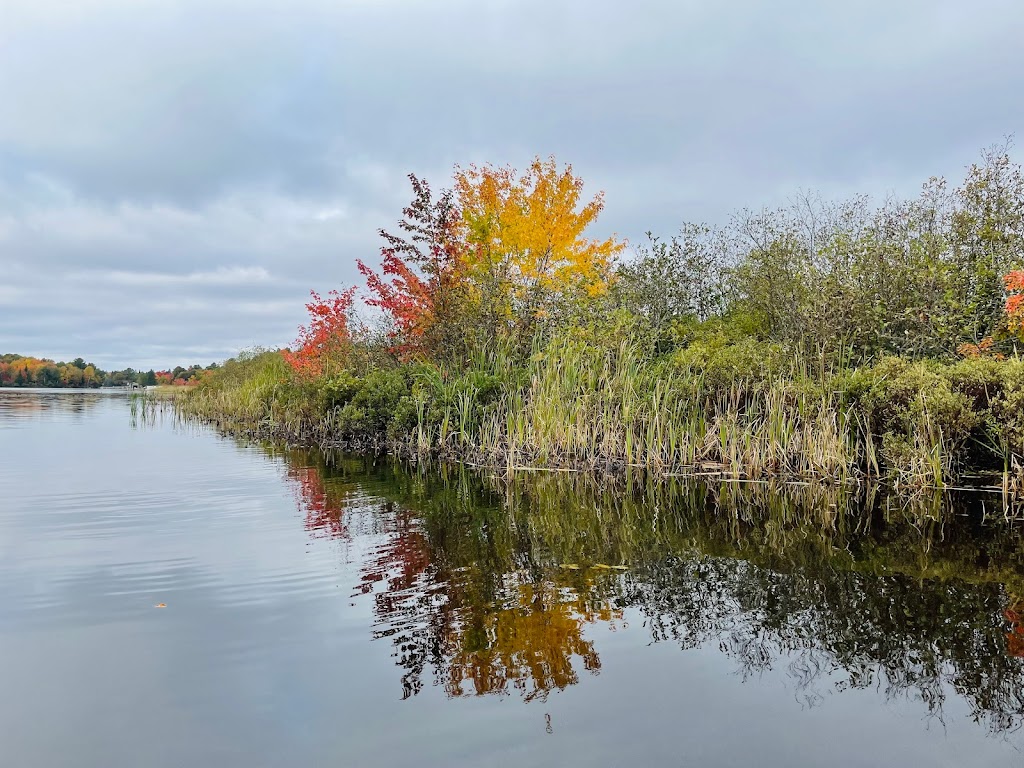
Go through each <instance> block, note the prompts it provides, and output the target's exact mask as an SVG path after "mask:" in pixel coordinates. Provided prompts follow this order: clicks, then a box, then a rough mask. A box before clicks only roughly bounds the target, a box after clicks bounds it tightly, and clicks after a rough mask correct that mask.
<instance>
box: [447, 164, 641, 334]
mask: <svg viewBox="0 0 1024 768" xmlns="http://www.w3.org/2000/svg"><path fill="white" fill-rule="evenodd" d="M455 194H456V199H457V204H458V207H459V208H460V209H461V211H462V215H463V218H464V220H465V222H466V224H467V225H468V233H469V234H468V237H469V240H470V242H469V248H468V252H467V255H466V256H465V259H466V265H465V266H466V279H467V282H468V284H469V288H470V298H471V300H473V301H474V303H476V304H477V305H478V311H479V312H480V313H481V314H482V316H483V317H484V318H486V321H487V325H488V326H489V327H488V328H487V331H488V335H489V336H491V337H492V338H493V337H494V336H495V335H505V334H515V335H517V336H518V337H519V338H520V339H522V340H525V341H529V337H530V336H531V335H532V332H533V330H534V329H535V326H536V323H537V321H538V320H539V319H541V318H543V317H544V316H546V315H547V314H549V312H550V310H551V309H552V308H553V306H554V305H556V304H558V303H559V302H560V301H564V300H566V299H569V300H581V299H584V298H587V297H594V296H599V295H601V294H602V293H604V292H605V291H606V290H607V287H608V281H609V279H610V276H611V272H612V267H613V265H614V262H615V258H616V256H617V255H618V254H619V253H620V252H621V251H622V249H623V248H624V247H625V246H624V244H623V243H620V242H618V241H617V240H616V239H615V238H614V237H612V238H608V239H606V240H597V239H591V238H588V237H586V236H585V234H584V233H585V232H586V230H587V228H588V227H590V226H591V225H592V224H593V223H594V222H595V221H596V219H597V217H598V215H599V214H600V213H601V211H602V210H603V208H604V195H603V193H598V194H597V195H595V196H594V197H593V198H591V199H590V200H584V198H583V180H582V179H581V178H580V177H578V176H575V175H574V174H573V172H572V166H570V165H566V166H565V167H564V168H559V166H558V163H557V162H556V161H555V159H554V158H553V157H550V158H548V159H547V160H541V159H540V158H536V159H535V160H534V161H533V162H532V163H531V164H530V167H529V168H528V169H527V171H526V172H525V173H522V174H519V173H518V172H517V171H516V170H515V169H514V168H511V167H508V166H506V167H500V168H496V167H493V166H490V165H485V166H476V165H470V166H469V167H468V168H460V167H456V170H455Z"/></svg>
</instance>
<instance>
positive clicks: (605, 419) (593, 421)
mask: <svg viewBox="0 0 1024 768" xmlns="http://www.w3.org/2000/svg"><path fill="white" fill-rule="evenodd" d="M768 357H769V355H767V353H766V356H765V358H764V359H763V360H762V359H760V358H756V357H755V364H754V365H753V366H752V365H751V363H750V356H749V355H747V354H746V352H744V353H743V354H742V355H740V354H736V355H733V356H732V357H730V356H729V355H723V356H720V357H719V358H716V359H715V361H713V362H709V361H708V360H706V359H703V358H697V357H694V356H693V355H689V356H687V355H676V356H663V357H660V358H659V357H654V356H652V355H650V354H649V350H648V349H646V348H645V347H644V345H643V343H642V342H641V341H639V340H637V339H636V338H633V337H630V336H628V335H627V336H625V337H624V338H621V339H618V340H615V341H609V342H606V343H600V344H595V343H593V341H592V340H589V339H579V338H573V337H571V336H563V337H557V338H555V339H550V340H547V341H545V342H543V343H542V342H540V341H538V342H537V343H536V344H535V345H534V349H533V354H532V355H530V356H529V357H528V358H527V359H526V360H525V361H522V362H517V358H516V357H515V356H514V355H512V354H509V353H506V352H505V351H503V350H500V349H496V350H491V351H490V352H488V353H486V354H483V353H481V354H479V355H478V356H477V357H475V358H474V359H473V360H471V361H469V362H468V364H463V365H462V366H461V367H459V368H445V367H437V366H431V365H405V366H397V367H395V368H393V369H391V370H384V371H375V372H370V373H367V374H366V375H364V376H362V377H357V376H355V375H353V374H351V373H348V372H342V373H339V374H337V375H335V376H332V377H330V378H325V379H319V380H315V381H306V380H302V379H299V378H296V377H295V376H294V374H293V373H292V372H291V371H290V369H289V368H288V366H287V365H286V364H285V362H284V361H283V360H282V359H281V357H280V355H278V354H277V353H273V352H267V353H259V354H252V355H248V356H245V357H243V358H241V359H239V360H236V361H232V362H230V363H228V364H226V365H225V366H224V367H223V368H222V369H221V370H220V371H219V372H218V373H217V375H215V376H213V377H211V378H210V379H209V380H208V381H207V382H205V383H204V384H202V385H200V386H198V387H196V388H195V389H194V390H193V391H190V392H189V393H187V395H185V396H184V397H182V398H179V400H178V405H177V407H178V409H179V411H180V412H182V413H183V414H186V415H188V416H190V417H194V418H199V419H202V420H205V421H210V422H213V423H215V424H216V425H218V426H219V427H221V428H223V429H226V430H230V431H234V432H240V433H245V434H249V435H261V436H273V437H278V438H284V439H285V440H287V441H290V442H302V443H307V444H308V443H312V444H318V445H321V446H330V445H334V446H347V447H355V448H366V447H372V448H375V449H380V448H388V449H391V450H395V451H398V452H401V453H405V454H407V455H411V456H417V457H422V456H425V455H428V454H429V455H441V456H444V457H447V458H454V459H459V460H468V461H470V462H472V463H477V464H485V465H489V466H495V467H503V468H505V469H514V468H530V467H534V468H536V467H542V468H549V469H567V470H582V471H602V472H606V471H614V472H621V471H624V470H626V469H632V468H636V469H641V470H643V471H644V472H647V473H650V474H652V475H656V476H657V475H705V476H710V475H714V476H722V477H727V478H729V479H732V480H739V481H754V480H765V479H769V478H774V479H782V480H787V481H799V482H806V481H812V480H813V481H826V482H829V483H835V484H850V483H855V482H862V481H868V480H873V479H888V480H890V481H891V482H892V483H893V484H895V485H896V486H897V487H899V488H900V489H902V490H906V491H911V492H920V491H923V490H926V489H930V488H944V487H948V486H950V485H954V484H955V483H956V482H958V480H959V479H960V478H961V476H962V475H963V474H964V471H965V470H967V469H977V468H979V467H981V466H982V465H985V463H986V462H988V464H990V465H992V466H991V467H989V468H991V469H993V470H997V469H998V468H999V467H1001V468H1002V483H1001V484H1002V485H1003V486H1004V487H1005V488H1006V490H1007V493H1009V494H1011V495H1013V494H1018V493H1020V487H1021V485H1022V482H1021V480H1020V476H1021V470H1020V466H1021V463H1022V462H1021V452H1022V448H1021V442H1022V440H1024V414H1022V413H1021V412H1020V408H1017V407H1015V406H1016V404H1017V403H1018V402H1019V401H1020V399H1021V398H1022V397H1024V363H1021V361H1005V362H1001V363H999V364H998V365H993V364H990V363H989V362H986V361H981V362H979V361H965V362H963V363H959V364H956V365H947V366H941V365H938V364H931V363H924V362H918V363H912V362H909V361H903V360H900V359H891V360H885V361H882V362H880V363H878V364H876V365H874V366H868V367H864V368H861V369H852V368H839V369H833V368H830V367H828V366H827V365H825V364H824V363H822V362H821V361H809V360H807V359H805V358H802V357H800V356H799V355H789V356H780V355H775V358H774V362H771V363H770V364H769V363H768V362H766V361H767V358H768ZM780 361H781V362H780ZM994 482H998V480H997V481H994Z"/></svg>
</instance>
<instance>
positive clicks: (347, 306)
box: [282, 288, 356, 377]
mask: <svg viewBox="0 0 1024 768" xmlns="http://www.w3.org/2000/svg"><path fill="white" fill-rule="evenodd" d="M355 292H356V289H355V288H349V289H347V290H344V291H331V292H330V293H328V294H327V297H326V298H324V297H321V296H320V294H318V293H317V292H316V291H310V292H309V293H310V296H312V300H311V301H310V302H309V303H308V304H306V309H307V310H308V311H309V317H310V320H309V325H304V326H300V327H299V337H298V338H297V339H296V340H295V347H296V349H295V350H294V351H292V350H285V351H284V352H283V353H282V354H283V355H284V358H285V360H287V362H288V364H289V365H290V366H291V367H292V369H293V370H294V371H296V372H297V373H299V374H300V375H303V376H309V377H316V376H322V375H324V374H329V373H330V372H331V370H332V369H335V370H336V369H338V368H339V367H340V366H341V365H343V364H344V362H345V359H346V358H347V357H348V355H349V353H350V351H351V347H352V337H351V333H350V331H349V316H350V314H351V311H352V303H353V300H354V298H355Z"/></svg>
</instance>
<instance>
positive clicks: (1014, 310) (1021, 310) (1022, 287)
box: [1003, 269, 1024, 331]
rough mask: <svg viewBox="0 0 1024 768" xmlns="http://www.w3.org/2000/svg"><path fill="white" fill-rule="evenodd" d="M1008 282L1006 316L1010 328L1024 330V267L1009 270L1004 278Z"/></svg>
mask: <svg viewBox="0 0 1024 768" xmlns="http://www.w3.org/2000/svg"><path fill="white" fill-rule="evenodd" d="M1003 280H1004V281H1005V282H1006V292H1007V294H1008V295H1007V297H1006V316H1007V318H1008V319H1009V325H1010V330H1012V331H1024V269H1018V270H1014V271H1013V272H1009V273H1007V274H1006V276H1005V277H1004V278H1003Z"/></svg>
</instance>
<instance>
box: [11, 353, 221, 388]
mask: <svg viewBox="0 0 1024 768" xmlns="http://www.w3.org/2000/svg"><path fill="white" fill-rule="evenodd" d="M217 367H218V364H217V363H213V364H211V365H208V366H206V367H205V368H204V367H203V366H200V365H191V366H189V367H188V368H185V367H183V366H177V367H175V368H173V369H169V370H166V371H156V370H153V369H150V370H148V371H136V370H135V369H134V368H125V369H124V370H120V371H104V370H102V369H100V368H99V367H98V366H96V365H94V364H93V363H89V362H86V361H85V360H84V359H82V358H81V357H76V358H75V359H74V360H72V361H71V362H69V363H65V362H56V361H54V360H49V359H46V358H38V357H28V356H24V355H16V354H5V355H0V386H2V387H44V388H60V387H64V388H95V387H119V386H124V385H125V384H128V383H134V384H139V385H141V386H152V385H157V384H168V385H170V384H173V385H178V386H185V385H190V384H196V383H198V381H199V380H200V378H201V377H202V376H203V375H204V374H205V373H206V372H207V371H211V370H215V369H216V368H217Z"/></svg>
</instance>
